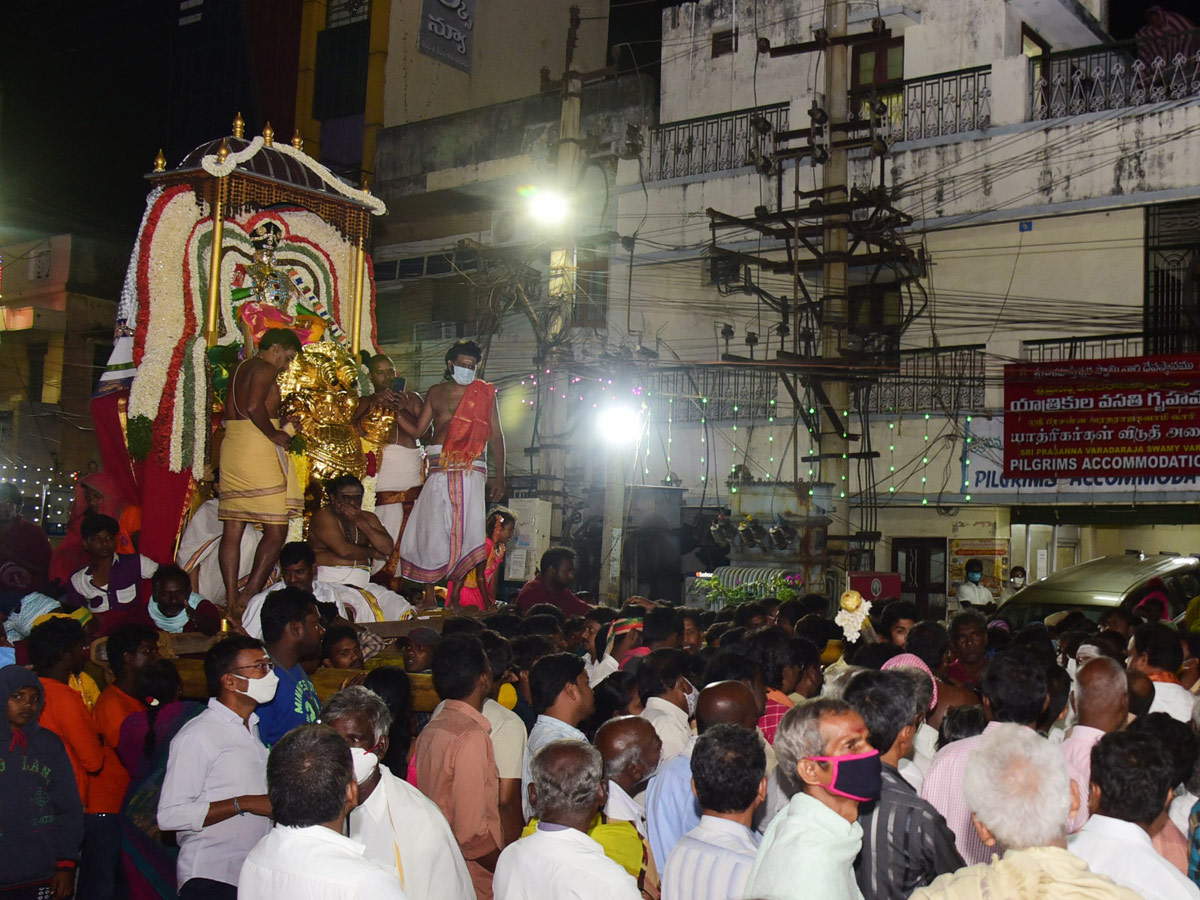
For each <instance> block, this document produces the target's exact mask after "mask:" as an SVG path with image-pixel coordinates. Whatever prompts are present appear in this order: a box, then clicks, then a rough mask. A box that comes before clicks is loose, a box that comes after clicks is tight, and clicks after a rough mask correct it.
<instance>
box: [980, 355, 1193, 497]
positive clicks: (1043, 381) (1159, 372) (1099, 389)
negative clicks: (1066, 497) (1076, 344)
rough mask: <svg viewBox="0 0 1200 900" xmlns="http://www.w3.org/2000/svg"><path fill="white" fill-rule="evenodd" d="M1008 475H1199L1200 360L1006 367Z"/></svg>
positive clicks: (1164, 358)
mask: <svg viewBox="0 0 1200 900" xmlns="http://www.w3.org/2000/svg"><path fill="white" fill-rule="evenodd" d="M1004 474H1005V475H1006V476H1007V477H1009V478H1041V479H1056V478H1080V477H1089V476H1122V477H1143V476H1145V477H1149V476H1164V475H1196V474H1200V354H1181V355H1177V356H1134V357H1126V358H1123V359H1084V360H1071V361H1064V362H1053V363H1019V364H1016V365H1009V366H1005V367H1004Z"/></svg>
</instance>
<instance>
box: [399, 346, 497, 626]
mask: <svg viewBox="0 0 1200 900" xmlns="http://www.w3.org/2000/svg"><path fill="white" fill-rule="evenodd" d="M482 358H483V352H482V351H481V350H480V349H479V345H478V344H476V343H475V342H474V341H459V342H458V343H457V344H455V345H454V346H452V347H451V348H450V349H449V350H448V351H447V352H446V374H445V378H444V380H443V381H442V382H441V383H439V384H435V385H433V387H431V388H430V389H429V392H428V393H427V394H426V395H425V405H424V407H423V408H422V409H421V416H420V418H419V419H418V420H417V422H416V423H415V424H414V423H413V422H410V421H409V420H408V419H405V418H403V417H398V418H397V419H396V425H398V426H399V427H400V428H402V429H403V430H404V431H405V432H407V433H408V434H409V435H410V436H411V437H413V438H419V437H420V436H421V435H423V434H424V433H425V432H426V431H428V429H429V426H430V425H432V426H433V443H432V444H430V445H429V446H428V447H427V448H426V450H427V453H428V460H429V475H428V477H427V478H426V479H425V486H424V487H423V488H422V489H421V495H420V496H419V497H418V498H417V502H416V504H415V505H414V506H413V510H412V518H411V521H410V523H409V525H408V527H407V528H405V529H404V535H403V536H402V537H401V539H400V572H401V574H402V575H403V576H404V577H405V578H407V579H409V580H410V581H416V582H420V583H421V584H424V585H426V586H427V588H426V599H427V605H429V606H432V605H433V597H432V594H433V585H434V584H436V583H437V582H439V581H441V580H443V579H446V578H449V580H450V581H452V582H453V583H454V587H453V589H452V590H453V592H452V593H451V595H450V596H449V597H448V598H447V603H446V605H447V607H448V608H450V609H457V608H458V591H459V590H460V587H461V585H462V583H463V579H464V578H465V577H466V576H467V573H468V572H470V571H471V570H472V569H474V570H475V578H476V583H478V584H483V583H484V582H485V581H486V578H485V575H486V573H485V572H484V568H485V566H486V564H487V547H486V546H485V538H486V535H485V534H484V522H485V518H486V516H485V515H484V513H485V511H486V507H485V496H484V494H485V487H486V494H487V497H486V500H491V501H493V502H495V501H498V500H500V498H501V497H503V496H504V432H503V430H502V429H501V427H500V407H499V404H498V402H497V400H496V388H495V386H494V385H492V384H489V383H488V382H486V381H478V380H476V378H475V369H476V367H477V366H478V365H479V362H480V360H481V359H482ZM489 447H490V448H491V451H492V463H493V465H494V466H495V470H496V474H495V475H494V476H493V477H492V478H491V479H490V480H489V479H488V478H487V457H486V455H485V452H484V451H485V450H486V449H487V448H489Z"/></svg>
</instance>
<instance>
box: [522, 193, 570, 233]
mask: <svg viewBox="0 0 1200 900" xmlns="http://www.w3.org/2000/svg"><path fill="white" fill-rule="evenodd" d="M567 211H568V209H567V198H566V197H564V196H563V195H562V194H560V193H557V192H556V191H534V192H533V193H532V194H531V195H530V197H529V215H530V216H532V217H533V219H534V221H537V222H540V223H541V224H543V225H558V224H560V223H562V222H563V221H564V220H565V219H566V218H567Z"/></svg>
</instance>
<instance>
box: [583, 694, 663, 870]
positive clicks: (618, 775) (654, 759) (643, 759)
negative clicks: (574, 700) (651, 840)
mask: <svg viewBox="0 0 1200 900" xmlns="http://www.w3.org/2000/svg"><path fill="white" fill-rule="evenodd" d="M596 749H597V750H599V751H600V756H601V758H602V759H603V760H604V781H605V784H606V785H607V787H608V800H607V801H606V802H605V804H604V815H605V816H606V817H607V818H608V820H609V821H618V822H631V823H633V827H634V828H636V829H637V832H638V834H639V835H641V838H642V842H643V843H645V841H646V838H647V831H646V808H645V807H644V806H642V804H641V803H639V802H638V801H637V800H635V799H634V797H635V796H636V795H637V794H638V792H639V791H640V790H641V789H642V788H643V787H644V786H645V784H646V782H647V781H648V780H649V779H650V778H651V777H652V776H653V775H654V773H655V771H657V769H658V760H659V757H660V755H661V754H662V739H661V738H660V737H659V736H658V734H657V733H656V732H655V730H654V727H653V726H652V725H651V724H650V723H649V722H647V721H646V720H645V719H643V718H642V717H641V716H620V717H618V718H616V719H609V720H608V721H607V722H605V723H604V724H603V725H601V726H600V728H599V730H598V731H597V732H596ZM664 862H666V860H657V859H656V860H655V864H656V865H658V866H660V867H661V865H662V863H664Z"/></svg>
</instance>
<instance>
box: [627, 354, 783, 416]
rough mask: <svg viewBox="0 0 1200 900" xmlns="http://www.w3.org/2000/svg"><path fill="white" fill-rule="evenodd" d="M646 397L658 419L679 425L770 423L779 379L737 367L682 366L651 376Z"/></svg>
mask: <svg viewBox="0 0 1200 900" xmlns="http://www.w3.org/2000/svg"><path fill="white" fill-rule="evenodd" d="M641 385H642V389H643V390H642V396H643V397H645V398H646V402H647V404H648V405H649V406H650V407H651V410H652V412H653V415H654V416H655V417H659V416H661V417H662V418H663V419H666V418H667V417H668V416H670V417H671V418H672V419H673V420H674V421H676V422H699V421H700V420H701V419H705V420H706V421H708V422H734V421H738V422H752V421H754V420H756V419H757V420H759V421H761V422H764V423H765V422H766V419H767V416H771V415H774V409H775V407H774V405H773V403H774V401H775V394H776V392H777V391H778V389H779V376H778V375H777V374H776V373H775V372H770V371H765V370H762V369H740V368H736V367H733V366H681V367H678V368H670V369H658V370H655V371H653V372H648V373H647V374H646V375H645V376H643V377H642V379H641Z"/></svg>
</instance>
